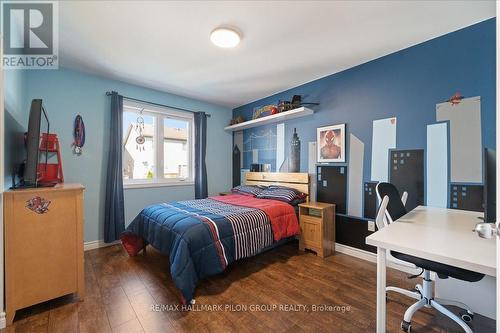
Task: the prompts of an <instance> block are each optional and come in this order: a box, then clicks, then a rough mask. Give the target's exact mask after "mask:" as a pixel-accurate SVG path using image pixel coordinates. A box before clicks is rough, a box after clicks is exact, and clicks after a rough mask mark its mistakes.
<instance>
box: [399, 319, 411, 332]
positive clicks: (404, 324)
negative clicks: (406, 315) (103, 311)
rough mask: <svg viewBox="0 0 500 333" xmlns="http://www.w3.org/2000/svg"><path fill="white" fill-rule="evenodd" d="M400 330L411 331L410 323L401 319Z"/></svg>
mask: <svg viewBox="0 0 500 333" xmlns="http://www.w3.org/2000/svg"><path fill="white" fill-rule="evenodd" d="M401 331H403V332H406V333H411V323H409V322H407V321H404V320H403V321H402V322H401Z"/></svg>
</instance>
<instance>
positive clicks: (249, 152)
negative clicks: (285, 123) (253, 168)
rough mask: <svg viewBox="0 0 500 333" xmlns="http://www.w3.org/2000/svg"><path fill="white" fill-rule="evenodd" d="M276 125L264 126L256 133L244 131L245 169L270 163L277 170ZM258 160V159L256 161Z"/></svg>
mask: <svg viewBox="0 0 500 333" xmlns="http://www.w3.org/2000/svg"><path fill="white" fill-rule="evenodd" d="M276 139H277V137H276V125H274V124H273V125H268V126H263V127H262V128H258V129H256V130H255V131H253V130H244V131H243V150H242V152H243V164H242V165H243V167H244V168H250V164H252V163H269V164H271V168H272V170H276ZM255 158H256V159H255Z"/></svg>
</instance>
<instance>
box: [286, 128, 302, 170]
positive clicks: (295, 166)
mask: <svg viewBox="0 0 500 333" xmlns="http://www.w3.org/2000/svg"><path fill="white" fill-rule="evenodd" d="M288 169H289V170H288V171H289V172H300V139H299V135H298V134H297V129H296V128H294V129H293V136H292V140H291V141H290V167H289V168H288Z"/></svg>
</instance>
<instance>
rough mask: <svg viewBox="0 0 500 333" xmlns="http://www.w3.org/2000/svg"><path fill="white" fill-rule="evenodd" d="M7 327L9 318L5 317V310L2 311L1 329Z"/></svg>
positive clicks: (0, 313)
mask: <svg viewBox="0 0 500 333" xmlns="http://www.w3.org/2000/svg"><path fill="white" fill-rule="evenodd" d="M6 327H7V320H6V319H5V312H0V329H3V328H6Z"/></svg>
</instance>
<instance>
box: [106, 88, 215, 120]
mask: <svg viewBox="0 0 500 333" xmlns="http://www.w3.org/2000/svg"><path fill="white" fill-rule="evenodd" d="M111 94H112V92H111V91H106V96H111ZM122 97H123V98H125V99H128V100H130V101H135V102H140V103H145V104H149V105H156V106H161V107H164V108H171V109H176V110H181V111H187V112H192V113H197V112H198V111H193V110H188V109H183V108H178V107H176V106H170V105H165V104H159V103H154V102H149V101H145V100H142V99H138V98H133V97H128V96H122ZM206 115H207V117H208V118H210V117H211V115H210V113H206Z"/></svg>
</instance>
